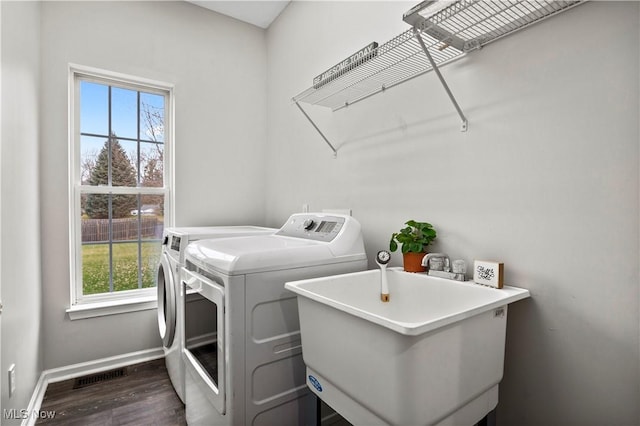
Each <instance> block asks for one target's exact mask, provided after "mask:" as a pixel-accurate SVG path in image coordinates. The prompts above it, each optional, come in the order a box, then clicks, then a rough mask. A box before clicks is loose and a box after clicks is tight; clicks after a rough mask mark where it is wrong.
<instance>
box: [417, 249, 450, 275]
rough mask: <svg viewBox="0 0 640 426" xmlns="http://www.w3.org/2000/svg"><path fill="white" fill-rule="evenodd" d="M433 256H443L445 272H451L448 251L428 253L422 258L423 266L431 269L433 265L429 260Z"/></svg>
mask: <svg viewBox="0 0 640 426" xmlns="http://www.w3.org/2000/svg"><path fill="white" fill-rule="evenodd" d="M433 258H441V259H442V263H443V269H442V270H444V271H445V272H449V270H450V266H449V265H451V259H449V255H448V254H446V253H427V255H426V256H425V257H423V258H422V266H424V267H425V268H427V271H429V270H430V269H431V265H430V263H429V261H430V260H431V259H433Z"/></svg>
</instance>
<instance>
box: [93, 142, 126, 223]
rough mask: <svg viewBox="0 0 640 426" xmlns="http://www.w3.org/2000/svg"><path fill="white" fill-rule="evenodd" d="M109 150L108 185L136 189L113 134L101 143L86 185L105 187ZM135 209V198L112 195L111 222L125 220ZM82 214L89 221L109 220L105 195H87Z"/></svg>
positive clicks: (124, 153)
mask: <svg viewBox="0 0 640 426" xmlns="http://www.w3.org/2000/svg"><path fill="white" fill-rule="evenodd" d="M109 147H111V185H112V186H129V187H131V186H136V171H135V169H134V168H133V166H132V165H131V162H130V161H129V157H127V154H126V152H125V151H124V149H122V146H121V145H120V142H118V139H117V137H116V135H115V134H113V133H112V134H111V136H110V137H109V139H108V140H107V141H105V143H104V146H103V147H102V150H101V151H100V154H98V158H97V159H96V164H95V167H94V168H93V170H92V172H91V176H90V177H89V180H88V184H89V185H94V186H98V185H108V184H109ZM136 207H137V202H136V196H135V195H112V210H113V216H112V217H113V218H118V217H128V216H130V212H131V210H133V209H135V208H136ZM85 212H86V213H87V215H88V216H89V217H90V218H92V219H107V218H109V196H108V195H106V194H89V195H87V200H86V203H85Z"/></svg>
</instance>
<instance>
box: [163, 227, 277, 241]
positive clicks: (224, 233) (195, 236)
mask: <svg viewBox="0 0 640 426" xmlns="http://www.w3.org/2000/svg"><path fill="white" fill-rule="evenodd" d="M276 231H277V229H274V228H263V227H261V226H242V225H239V226H179V227H171V228H167V229H166V230H165V233H166V234H167V235H178V236H180V237H187V239H188V240H189V241H196V240H201V239H204V238H229V237H238V236H241V235H259V234H273V233H274V232H276Z"/></svg>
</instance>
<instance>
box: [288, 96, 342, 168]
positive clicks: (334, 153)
mask: <svg viewBox="0 0 640 426" xmlns="http://www.w3.org/2000/svg"><path fill="white" fill-rule="evenodd" d="M294 102H295V103H296V106H297V107H298V109H299V110H300V111H301V112H302V114H304V116H305V117H306V118H307V120H309V123H311V125H312V126H313V128H314V129H316V131H317V132H318V133H319V134H320V136H322V139H324V141H325V142H326V143H327V145H329V148H331V151H333V158H338V150H337V149H336V148H335V147H334V146H333V145H332V144H331V142H329V139H327V137H326V136H325V135H324V133H322V130H320V129H319V128H318V126H316V123H314V121H313V120H312V119H311V117H309V114H307V112H306V111H305V110H304V109H303V108H302V106H301V105H300V104H299V103H298V101H296V100H294Z"/></svg>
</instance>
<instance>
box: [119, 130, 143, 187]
mask: <svg viewBox="0 0 640 426" xmlns="http://www.w3.org/2000/svg"><path fill="white" fill-rule="evenodd" d="M118 145H119V148H114V154H115V152H116V150H118V149H119V150H120V152H119V154H118V156H116V155H114V157H113V161H114V169H113V172H114V175H113V176H114V182H113V186H131V187H133V186H137V185H138V164H139V161H138V143H137V142H135V141H128V140H119V141H118ZM123 154H124V155H123ZM117 162H120V164H117ZM116 174H117V175H118V178H117V180H116V179H115V178H116Z"/></svg>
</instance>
